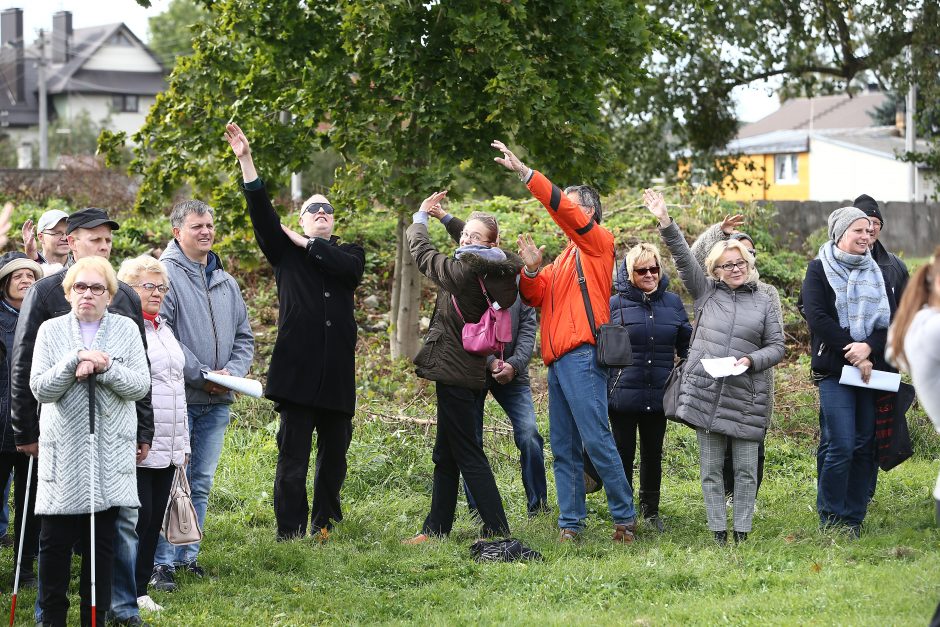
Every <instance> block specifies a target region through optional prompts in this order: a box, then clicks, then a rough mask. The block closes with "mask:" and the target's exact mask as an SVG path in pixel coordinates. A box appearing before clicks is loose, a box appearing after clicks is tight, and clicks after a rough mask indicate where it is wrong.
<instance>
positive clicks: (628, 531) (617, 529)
mask: <svg viewBox="0 0 940 627" xmlns="http://www.w3.org/2000/svg"><path fill="white" fill-rule="evenodd" d="M635 539H636V523H635V522H634V523H630V524H629V525H614V536H613V540H614V542H623V543H624V544H630V543H632V542H633V540H635Z"/></svg>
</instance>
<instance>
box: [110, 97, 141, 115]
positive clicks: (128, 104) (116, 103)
mask: <svg viewBox="0 0 940 627" xmlns="http://www.w3.org/2000/svg"><path fill="white" fill-rule="evenodd" d="M137 107H138V98H137V96H135V95H133V94H115V95H114V96H112V97H111V108H112V109H113V110H114V111H117V112H119V113H137Z"/></svg>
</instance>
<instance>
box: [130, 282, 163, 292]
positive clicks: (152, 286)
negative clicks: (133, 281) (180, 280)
mask: <svg viewBox="0 0 940 627" xmlns="http://www.w3.org/2000/svg"><path fill="white" fill-rule="evenodd" d="M131 287H142V288H143V289H145V290H147V291H148V292H153V291H154V290H157V291H158V292H160V293H161V294H166V293H167V292H169V291H170V286H169V285H167V284H166V283H161V284H160V285H157V284H156V283H138V284H137V285H132V286H131Z"/></svg>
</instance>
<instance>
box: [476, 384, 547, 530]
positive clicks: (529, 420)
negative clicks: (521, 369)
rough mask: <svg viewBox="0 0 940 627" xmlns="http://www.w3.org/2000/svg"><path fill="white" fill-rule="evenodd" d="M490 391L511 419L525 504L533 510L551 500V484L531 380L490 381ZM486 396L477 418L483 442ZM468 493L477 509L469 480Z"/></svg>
mask: <svg viewBox="0 0 940 627" xmlns="http://www.w3.org/2000/svg"><path fill="white" fill-rule="evenodd" d="M489 392H490V394H492V395H493V398H495V399H496V402H497V403H499V406H500V407H502V408H503V411H505V412H506V416H507V417H508V418H509V422H510V423H512V439H513V440H514V441H515V442H516V448H518V449H519V463H520V465H521V466H522V486H523V487H524V488H525V497H526V508H527V509H528V511H529V513H530V514H533V513H536V512H538V511H539V510H540V509H541V508H543V507H546V505H547V502H548V486H547V484H546V481H545V453H544V446H545V441H544V440H543V439H542V436H541V434H539V428H538V425H537V424H536V422H535V406H534V405H533V404H532V388H530V387H529V384H528V383H516V382H515V381H510V382H509V383H508V384H506V385H500V384H498V383H493V384H491V386H490V388H489ZM485 402H486V396H481V397H480V403H479V408H478V414H477V416H478V418H479V420H478V421H477V440H478V441H479V442H480V446H481V447H482V446H483V404H484V403H485ZM463 490H464V493H465V494H466V495H467V505H468V506H469V507H470V509H471V510H475V509H476V502H475V501H474V499H473V495H471V494H470V490H469V489H468V488H467V482H466V481H464V484H463Z"/></svg>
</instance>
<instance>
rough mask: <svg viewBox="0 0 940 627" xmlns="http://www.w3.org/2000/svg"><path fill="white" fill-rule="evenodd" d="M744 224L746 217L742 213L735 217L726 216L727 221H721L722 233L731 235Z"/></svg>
mask: <svg viewBox="0 0 940 627" xmlns="http://www.w3.org/2000/svg"><path fill="white" fill-rule="evenodd" d="M742 224H744V215H742V214H740V213H739V214H736V215H733V216H725V219H724V220H722V221H721V232H722V233H724V234H725V235H731V234H732V233H735V232H736V231H737V230H738V227H739V226H741V225H742Z"/></svg>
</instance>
